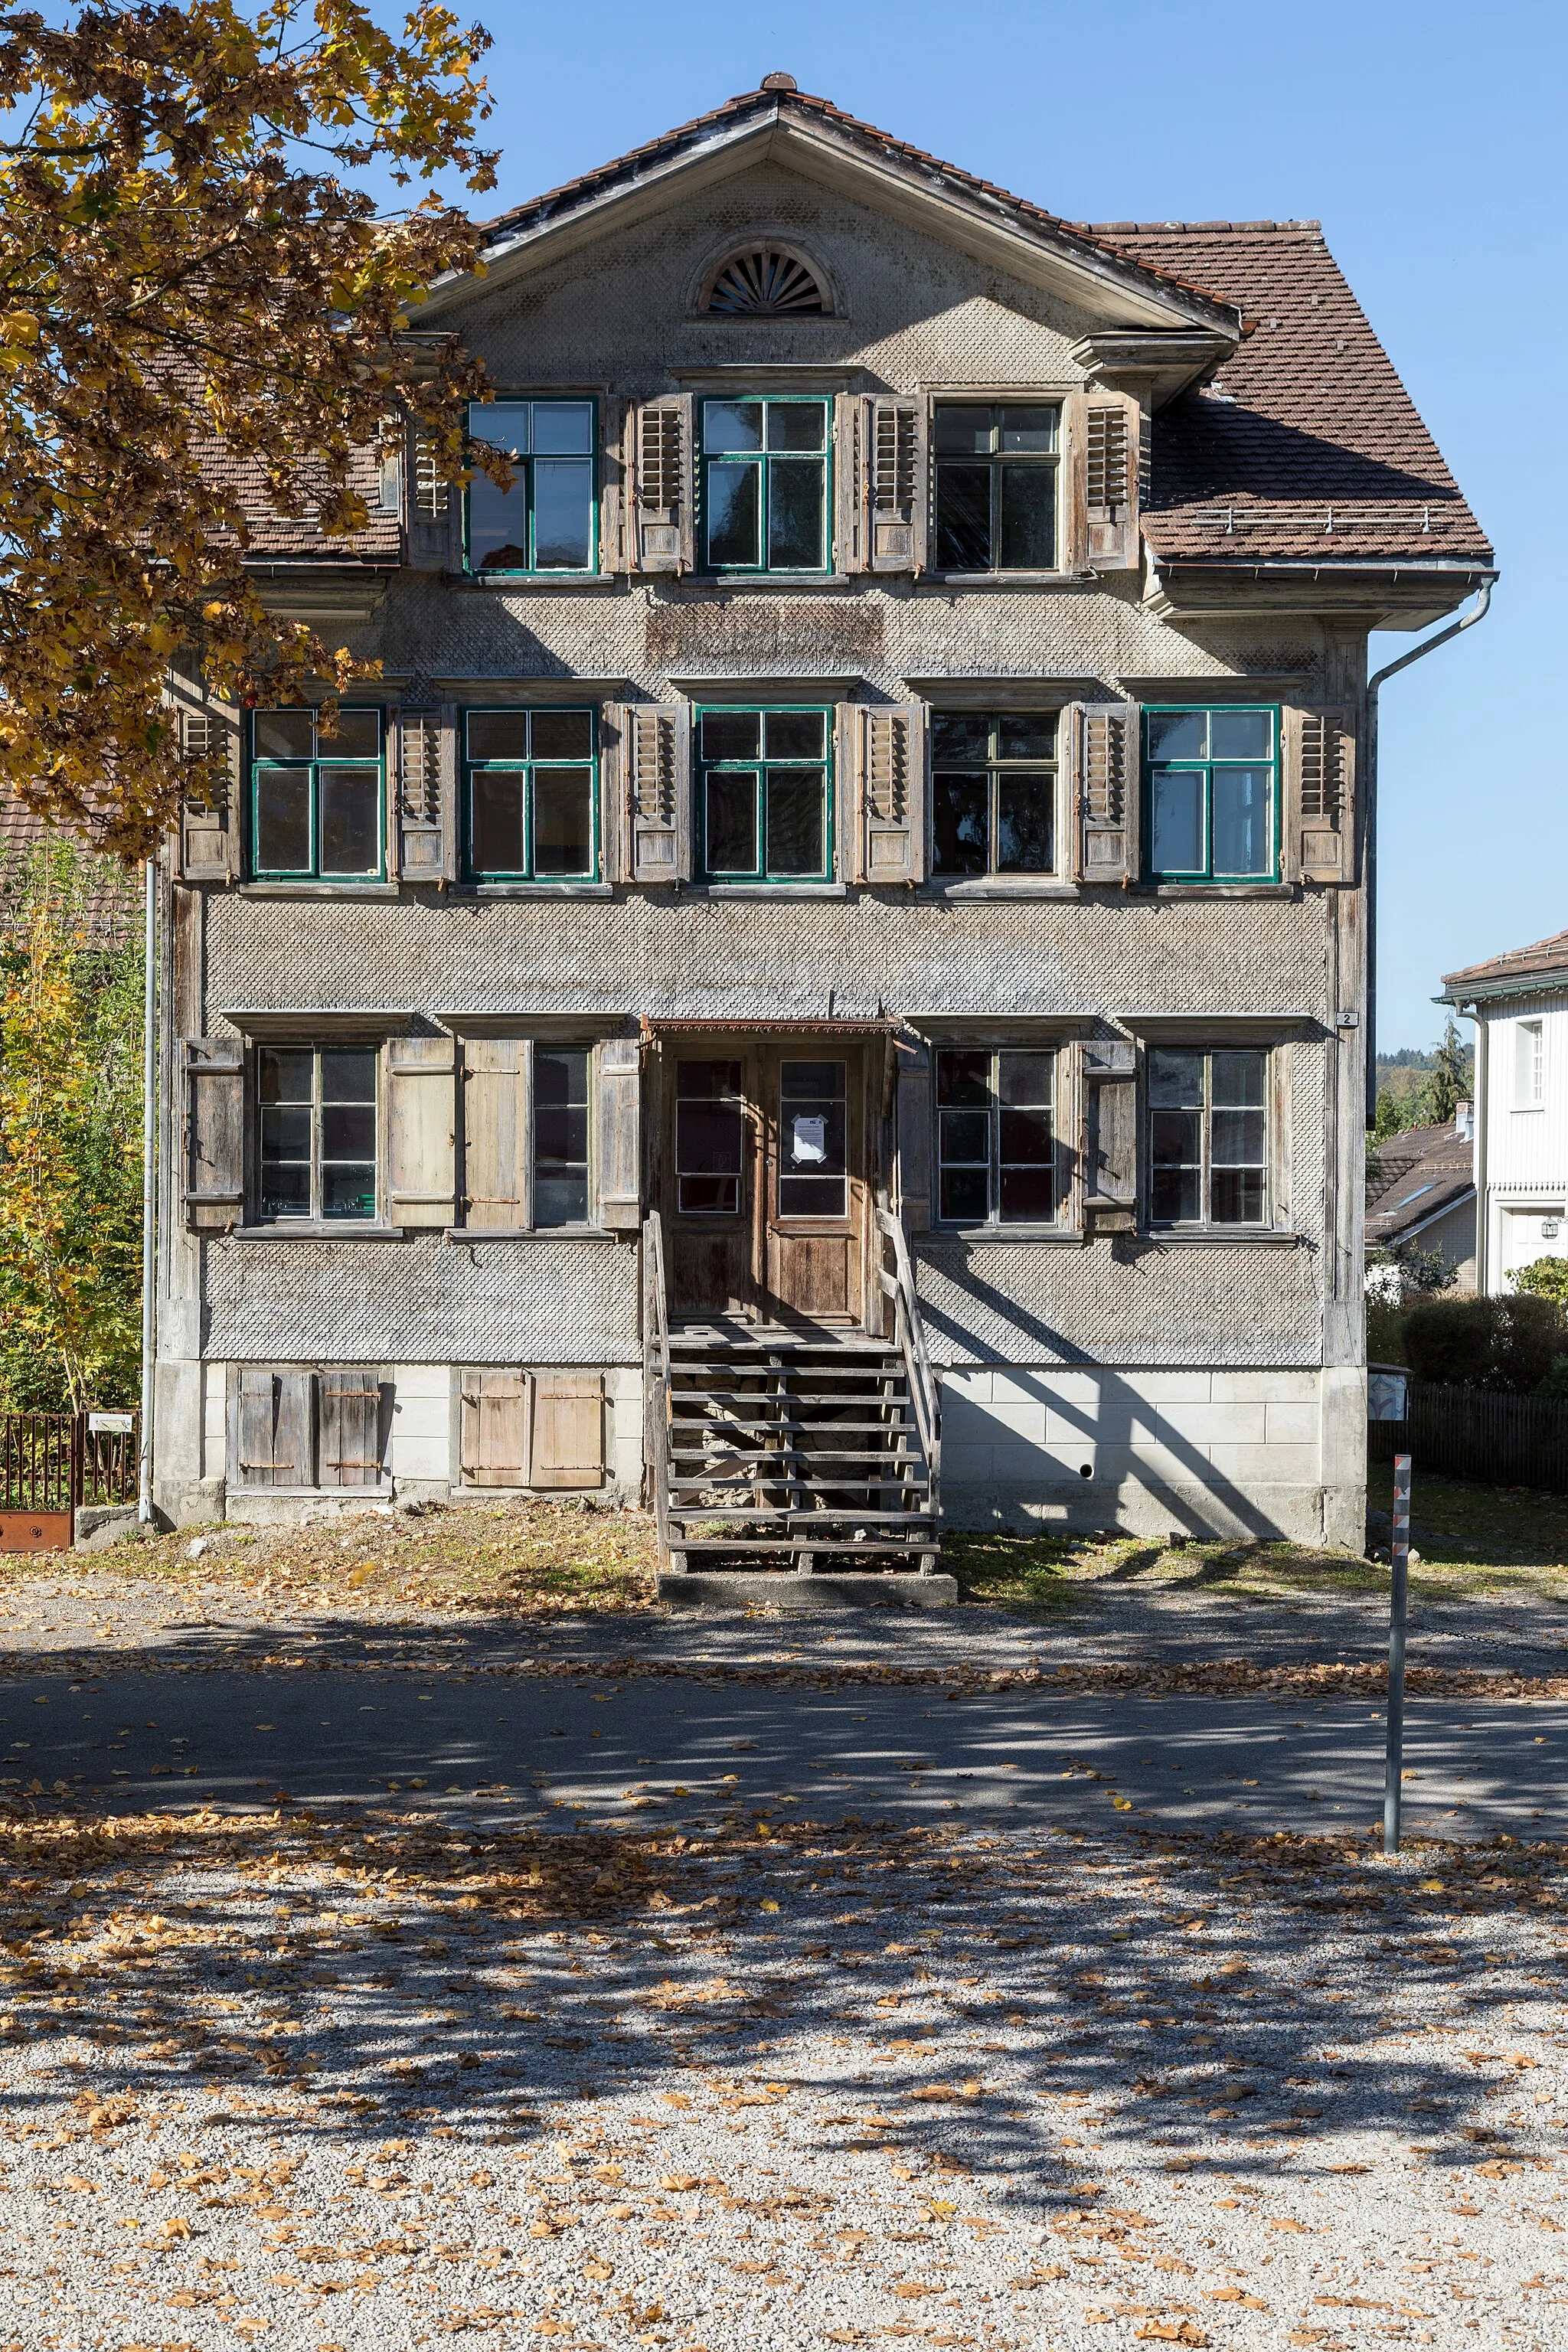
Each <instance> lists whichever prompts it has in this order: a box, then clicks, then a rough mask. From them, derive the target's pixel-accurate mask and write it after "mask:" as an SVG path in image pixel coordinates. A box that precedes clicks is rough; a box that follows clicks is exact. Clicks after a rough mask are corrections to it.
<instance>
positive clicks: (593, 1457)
mask: <svg viewBox="0 0 1568 2352" xmlns="http://www.w3.org/2000/svg"><path fill="white" fill-rule="evenodd" d="M531 1388H532V1391H533V1414H532V1423H533V1426H532V1431H531V1437H532V1444H531V1448H530V1454H529V1470H528V1483H529V1485H530V1486H558V1487H560V1486H574V1487H578V1488H582V1487H588V1486H599V1485H600V1484H601V1483H602V1481H603V1479H604V1475H605V1380H604V1375H603V1373H602V1372H535V1373H533V1375H532V1376H531Z"/></svg>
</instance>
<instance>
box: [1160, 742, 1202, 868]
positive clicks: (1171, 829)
mask: <svg viewBox="0 0 1568 2352" xmlns="http://www.w3.org/2000/svg"><path fill="white" fill-rule="evenodd" d="M1203 863H1204V779H1203V772H1202V770H1201V769H1195V768H1156V769H1155V771H1154V840H1153V865H1154V871H1155V873H1156V874H1198V873H1201V872H1202V871H1203Z"/></svg>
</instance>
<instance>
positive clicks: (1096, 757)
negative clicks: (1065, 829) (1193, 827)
mask: <svg viewBox="0 0 1568 2352" xmlns="http://www.w3.org/2000/svg"><path fill="white" fill-rule="evenodd" d="M1071 722H1072V773H1073V797H1074V818H1075V822H1074V827H1073V830H1074V835H1075V841H1074V850H1075V854H1076V857H1077V870H1076V877H1075V878H1076V879H1077V880H1078V881H1079V882H1090V883H1093V882H1121V883H1128V882H1132V881H1135V880H1136V879H1137V877H1138V865H1139V837H1138V766H1139V744H1138V712H1137V709H1136V708H1135V706H1134V705H1133V704H1131V703H1130V702H1121V703H1077V704H1075V705H1074V706H1073V709H1072V712H1071Z"/></svg>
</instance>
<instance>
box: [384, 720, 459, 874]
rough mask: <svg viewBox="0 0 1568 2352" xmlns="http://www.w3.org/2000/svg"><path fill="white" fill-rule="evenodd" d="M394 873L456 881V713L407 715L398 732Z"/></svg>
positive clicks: (398, 727)
mask: <svg viewBox="0 0 1568 2352" xmlns="http://www.w3.org/2000/svg"><path fill="white" fill-rule="evenodd" d="M397 744H398V756H397V818H396V824H397V839H396V843H395V851H396V864H395V871H396V873H397V874H398V875H399V876H400V877H401V878H402V879H403V880H404V881H405V882H437V883H440V882H454V881H456V879H457V875H458V708H457V705H456V704H455V703H452V702H443V703H441V704H440V705H439V706H438V707H437V709H434V710H405V711H401V712H400V713H399V714H398V726H397Z"/></svg>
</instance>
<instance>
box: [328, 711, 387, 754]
mask: <svg viewBox="0 0 1568 2352" xmlns="http://www.w3.org/2000/svg"><path fill="white" fill-rule="evenodd" d="M317 735H318V740H319V741H320V745H321V755H322V757H323V758H326V757H328V756H329V755H330V756H331V758H333V759H337V760H379V759H380V757H381V713H380V711H379V710H342V709H340V710H339V712H338V731H337V733H336V734H335V735H329V734H328V733H327V730H326V728H325V726H324V725H321V726H319V727H318V729H317Z"/></svg>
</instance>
